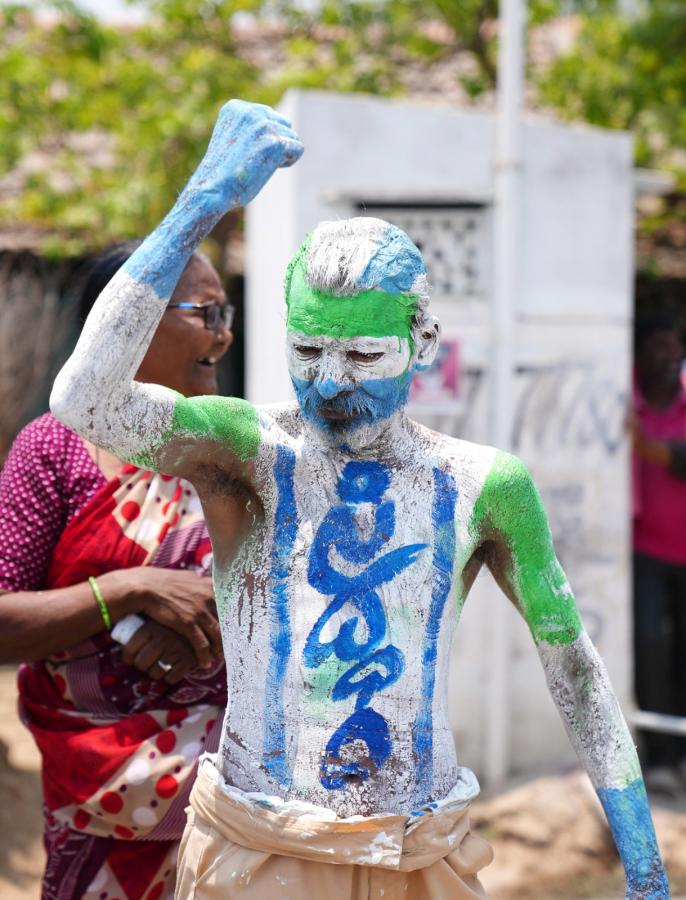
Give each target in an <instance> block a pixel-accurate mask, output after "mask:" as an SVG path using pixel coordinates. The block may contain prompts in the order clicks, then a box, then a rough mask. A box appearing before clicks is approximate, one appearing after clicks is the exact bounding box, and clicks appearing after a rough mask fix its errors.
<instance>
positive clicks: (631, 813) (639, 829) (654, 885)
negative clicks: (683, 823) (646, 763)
mask: <svg viewBox="0 0 686 900" xmlns="http://www.w3.org/2000/svg"><path fill="white" fill-rule="evenodd" d="M598 796H599V797H600V802H601V803H602V804H603V809H604V810H605V815H606V816H607V821H608V822H609V824H610V828H611V829H612V833H613V834H614V837H615V843H616V845H617V850H618V851H619V855H620V857H621V860H622V863H623V864H624V869H625V871H626V875H627V887H628V888H629V891H632V890H638V889H639V886H641V894H640V896H641V897H645V898H650V900H662V898H663V897H664V898H667V897H669V887H668V885H667V880H666V877H665V875H664V872H663V868H662V860H661V859H660V852H659V850H658V848H657V840H656V838H655V830H654V829H653V823H652V820H651V817H650V807H649V806H648V797H647V795H646V790H645V786H644V784H643V779H642V778H637V779H636V780H635V781H632V782H631V784H629V785H628V786H627V787H625V788H599V790H598ZM646 883H647V885H650V887H648V892H646V887H647V885H646ZM627 896H628V894H627ZM632 896H633V894H632ZM637 896H638V895H637Z"/></svg>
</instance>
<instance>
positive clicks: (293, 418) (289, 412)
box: [256, 400, 302, 437]
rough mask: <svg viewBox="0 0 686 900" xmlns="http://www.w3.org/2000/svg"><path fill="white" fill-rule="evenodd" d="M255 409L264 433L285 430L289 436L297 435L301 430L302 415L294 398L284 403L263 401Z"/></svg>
mask: <svg viewBox="0 0 686 900" xmlns="http://www.w3.org/2000/svg"><path fill="white" fill-rule="evenodd" d="M256 409H257V413H258V417H259V421H260V426H261V428H262V430H263V431H264V432H265V433H269V432H272V431H279V432H285V433H286V434H287V435H289V436H290V437H298V435H299V434H300V433H301V432H302V417H301V415H300V409H299V408H298V404H297V403H296V402H295V401H294V400H293V401H289V402H286V403H264V404H260V405H259V406H257V407H256Z"/></svg>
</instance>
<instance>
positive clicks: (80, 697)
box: [19, 466, 226, 900]
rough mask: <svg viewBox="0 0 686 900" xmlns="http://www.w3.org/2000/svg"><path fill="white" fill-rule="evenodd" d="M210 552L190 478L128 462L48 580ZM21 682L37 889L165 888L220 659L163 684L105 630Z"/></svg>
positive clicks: (92, 898) (136, 899) (206, 740)
mask: <svg viewBox="0 0 686 900" xmlns="http://www.w3.org/2000/svg"><path fill="white" fill-rule="evenodd" d="M210 564H211V547H210V542H209V537H208V534H207V530H206V528H205V524H204V521H203V518H202V510H201V508H200V502H199V500H198V497H197V495H196V494H195V491H194V490H193V488H192V487H191V486H190V485H188V484H187V483H186V482H184V481H181V480H180V479H178V478H171V477H168V476H162V475H154V474H152V473H151V472H144V471H142V470H140V469H136V468H135V467H134V466H125V467H124V469H123V470H122V472H121V475H120V476H119V477H118V478H115V479H113V480H112V481H110V482H108V483H107V484H105V485H103V486H102V487H101V488H100V490H98V491H97V493H96V494H95V495H94V496H93V497H92V498H91V499H90V501H89V502H88V503H86V505H85V506H84V507H83V508H82V509H81V510H80V511H79V512H78V513H77V515H76V516H75V517H73V518H72V519H71V521H69V523H68V524H67V526H66V528H65V530H64V532H63V533H62V535H61V537H60V539H59V540H58V542H57V545H56V546H55V548H54V551H53V553H52V558H51V562H50V568H49V572H48V578H47V585H46V586H47V587H51V588H57V587H67V586H69V585H71V584H77V583H80V582H83V581H84V580H86V578H87V577H88V576H89V575H96V576H97V575H98V574H102V573H104V572H107V571H111V570H113V569H121V568H130V567H133V566H140V565H153V566H161V567H165V568H189V569H192V570H196V571H198V572H199V573H206V572H207V570H208V568H209V566H210ZM19 688H20V704H21V712H22V717H23V719H24V721H25V723H26V724H27V726H28V727H29V729H30V730H31V732H32V734H33V736H34V738H35V740H36V742H37V744H38V746H39V748H40V751H41V754H42V757H43V773H42V774H43V789H44V798H45V807H46V820H47V829H46V847H47V851H48V865H47V869H46V875H45V880H44V886H43V898H44V900H76V898H81V897H83V898H86V900H160V898H162V900H165V898H168V897H172V896H173V892H174V880H175V860H176V851H177V846H178V841H179V839H180V837H181V833H182V831H183V827H184V824H185V813H184V809H185V806H186V805H187V801H188V794H189V792H190V788H191V786H192V782H193V780H194V778H195V772H196V766H197V761H198V757H199V755H200V754H201V753H202V752H203V751H205V750H210V751H212V750H215V749H216V748H217V746H218V740H219V732H220V728H221V715H220V714H221V713H222V712H223V710H224V708H225V705H226V679H225V674H224V669H223V664H222V663H219V662H218V663H216V664H215V666H214V667H212V668H211V669H207V670H196V671H195V672H192V673H191V674H190V675H188V676H187V677H186V678H184V679H183V681H181V682H180V683H179V684H177V685H174V686H169V685H166V684H164V683H160V682H156V681H152V680H150V679H148V678H147V677H146V676H144V675H143V674H142V673H141V672H140V671H138V670H137V669H135V668H133V667H131V666H128V665H126V664H125V663H124V662H123V661H122V658H121V647H120V646H119V645H118V644H117V643H115V642H114V641H113V640H112V639H111V638H110V636H109V634H108V633H107V632H105V631H103V632H102V633H100V634H98V635H95V636H94V637H93V638H92V639H90V640H88V641H84V642H82V643H80V644H78V645H76V646H74V647H71V648H70V649H69V650H68V651H67V652H65V653H62V654H59V655H58V656H55V657H53V658H51V659H49V660H45V661H42V662H39V663H34V664H27V665H25V666H23V667H22V668H21V670H20V676H19Z"/></svg>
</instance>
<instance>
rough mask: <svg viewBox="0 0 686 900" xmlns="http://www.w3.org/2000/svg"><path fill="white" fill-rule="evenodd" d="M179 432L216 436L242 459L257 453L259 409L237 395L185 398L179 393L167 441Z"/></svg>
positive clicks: (195, 435)
mask: <svg viewBox="0 0 686 900" xmlns="http://www.w3.org/2000/svg"><path fill="white" fill-rule="evenodd" d="M179 434H187V435H192V436H194V437H199V438H202V437H207V438H215V439H216V440H218V441H220V442H221V443H222V444H225V445H226V446H227V447H228V448H229V450H230V451H231V452H232V453H234V454H235V455H236V456H237V457H238V458H239V459H250V458H252V457H254V456H256V455H257V451H258V449H259V446H260V427H259V422H258V418H257V410H256V409H255V407H254V406H253V405H252V403H248V401H247V400H240V399H239V398H237V397H183V396H182V395H181V394H178V395H177V398H176V403H175V405H174V418H173V420H172V427H171V429H170V430H169V432H168V433H167V434H166V435H165V440H169V438H171V437H175V436H176V435H179Z"/></svg>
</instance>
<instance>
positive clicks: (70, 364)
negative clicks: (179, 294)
mask: <svg viewBox="0 0 686 900" xmlns="http://www.w3.org/2000/svg"><path fill="white" fill-rule="evenodd" d="M301 153H302V144H301V143H300V141H299V140H298V138H297V135H296V134H295V133H294V132H293V130H292V129H291V127H290V124H289V123H288V122H287V121H286V119H284V118H283V117H282V116H280V115H279V114H278V113H276V112H274V111H273V110H271V109H269V108H268V107H266V106H262V105H259V104H250V103H244V102H242V101H240V100H232V101H231V102H230V103H227V104H226V105H225V106H224V107H223V108H222V110H221V111H220V113H219V117H218V119H217V123H216V125H215V128H214V132H213V134H212V138H211V140H210V144H209V147H208V149H207V153H206V154H205V157H204V158H203V160H202V162H201V163H200V165H199V166H198V168H197V170H196V171H195V173H194V174H193V176H192V177H191V179H190V181H189V182H188V184H187V185H186V187H185V188H184V190H183V191H182V193H181V195H180V196H179V199H178V200H177V202H176V203H175V204H174V207H173V208H172V210H171V212H170V213H169V214H168V215H167V217H166V218H165V219H164V220H163V222H162V223H161V224H160V225H159V226H158V227H157V228H156V229H155V231H154V232H153V233H152V234H151V235H150V236H149V237H148V238H147V239H146V240H145V241H144V242H143V244H142V245H141V246H140V247H139V248H138V250H136V252H135V253H134V254H133V255H132V256H131V257H130V259H129V260H128V261H127V262H126V263H125V264H124V266H123V267H122V268H121V269H120V270H119V272H117V274H116V275H115V276H114V278H113V279H112V281H111V282H110V283H109V284H108V285H107V287H106V288H105V290H104V291H103V293H102V294H101V296H100V297H99V298H98V300H97V302H96V304H95V306H94V307H93V310H92V312H91V313H90V315H89V317H88V319H87V321H86V324H85V326H84V328H83V331H82V333H81V337H80V339H79V341H78V344H77V345H76V348H75V350H74V352H73V354H72V356H71V357H70V359H69V360H68V361H67V363H66V364H65V366H64V368H63V369H62V371H61V372H60V373H59V375H58V376H57V378H56V380H55V385H54V387H53V391H52V395H51V398H50V407H51V409H52V411H53V413H54V414H55V415H56V416H57V418H58V419H60V420H61V421H62V422H64V423H65V424H67V425H69V426H70V427H71V428H73V429H74V430H75V431H77V432H78V433H79V434H80V435H82V437H84V438H87V439H88V440H90V441H92V442H93V443H95V444H97V445H99V446H101V447H105V448H107V449H108V450H111V451H112V452H113V453H115V454H116V455H117V456H118V457H120V458H122V459H126V460H130V461H132V462H134V463H137V464H139V465H144V466H146V467H151V468H156V469H159V468H160V467H161V465H163V468H164V471H165V472H166V473H168V474H182V475H186V476H187V475H188V474H189V453H190V455H191V456H192V455H193V448H194V445H195V444H197V442H198V440H202V439H203V438H205V439H207V440H208V441H212V440H214V441H218V442H221V443H223V444H224V447H225V448H226V449H227V450H228V451H229V453H234V454H235V455H236V456H238V457H239V458H241V459H245V458H246V452H247V455H250V451H256V441H255V433H256V430H257V424H256V416H255V413H254V410H253V409H252V407H250V406H249V404H247V403H245V402H244V401H238V400H233V401H229V400H224V399H223V398H199V399H198V400H197V401H193V400H186V399H184V398H182V397H181V396H180V395H178V394H176V393H175V392H173V391H170V390H168V389H167V388H164V387H161V386H159V385H149V384H138V383H136V382H135V381H134V376H135V374H136V372H137V370H138V367H139V366H140V363H141V361H142V359H143V357H144V355H145V352H146V350H147V347H148V345H149V343H150V340H151V339H152V336H153V334H154V332H155V329H156V327H157V324H158V323H159V320H160V319H161V317H162V315H163V313H164V311H165V309H166V306H167V302H168V300H169V298H170V296H171V294H172V292H173V290H174V287H175V285H176V283H177V281H178V279H179V277H180V275H181V273H182V271H183V269H184V267H185V266H186V264H187V262H188V260H189V259H190V257H191V255H192V254H193V251H194V250H195V249H196V247H197V246H198V244H199V243H200V241H201V240H202V239H203V238H204V237H205V236H206V235H207V234H208V232H209V231H210V230H211V229H212V228H213V226H214V225H215V224H216V223H217V222H218V221H219V219H220V218H221V217H222V216H223V215H224V214H225V213H226V212H227V211H228V210H230V209H232V208H235V207H237V206H244V205H245V204H246V203H248V202H250V200H252V198H253V197H254V196H255V195H256V194H257V193H258V192H259V191H260V189H261V188H262V187H263V185H264V184H265V183H266V182H267V181H268V179H269V178H270V177H271V176H272V174H273V173H274V172H275V171H276V169H277V168H279V167H281V166H288V165H291V164H292V163H294V162H295V161H296V160H297V159H298V158H299V157H300V155H301ZM220 407H221V409H219V408H220ZM170 443H175V446H174V451H173V452H171V453H167V454H166V455H164V459H162V453H163V451H164V449H165V447H167V446H168V445H169V444H170ZM192 468H193V463H192V460H190V469H191V470H192Z"/></svg>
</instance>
